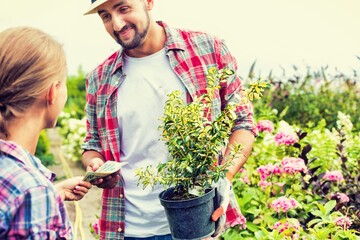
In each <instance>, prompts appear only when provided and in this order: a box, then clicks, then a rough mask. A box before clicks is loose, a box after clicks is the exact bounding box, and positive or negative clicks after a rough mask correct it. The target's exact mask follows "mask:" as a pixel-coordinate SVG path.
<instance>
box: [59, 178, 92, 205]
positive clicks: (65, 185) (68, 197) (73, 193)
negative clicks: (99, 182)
mask: <svg viewBox="0 0 360 240" xmlns="http://www.w3.org/2000/svg"><path fill="white" fill-rule="evenodd" d="M82 179H83V177H73V178H69V179H66V180H64V181H62V182H60V183H58V184H56V185H55V191H56V193H57V194H59V195H60V196H61V198H62V199H63V200H65V201H78V200H80V199H82V198H83V197H84V196H85V194H86V193H88V191H89V189H91V187H92V184H91V183H89V182H85V181H82Z"/></svg>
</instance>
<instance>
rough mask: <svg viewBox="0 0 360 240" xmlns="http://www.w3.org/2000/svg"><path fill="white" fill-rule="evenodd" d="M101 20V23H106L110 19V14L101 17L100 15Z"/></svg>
mask: <svg viewBox="0 0 360 240" xmlns="http://www.w3.org/2000/svg"><path fill="white" fill-rule="evenodd" d="M101 19H102V20H103V21H108V20H109V19H110V14H103V15H101Z"/></svg>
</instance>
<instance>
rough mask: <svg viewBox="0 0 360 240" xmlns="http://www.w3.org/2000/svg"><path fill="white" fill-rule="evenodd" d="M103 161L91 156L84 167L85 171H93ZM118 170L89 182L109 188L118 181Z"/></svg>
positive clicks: (99, 186)
mask: <svg viewBox="0 0 360 240" xmlns="http://www.w3.org/2000/svg"><path fill="white" fill-rule="evenodd" d="M103 164H104V161H103V160H102V159H100V158H93V159H91V160H90V161H89V165H88V166H87V168H86V171H87V172H95V171H96V170H98V169H99V168H100V167H101V166H102V165H103ZM119 179H120V176H119V171H117V172H114V173H113V174H111V175H109V176H106V177H104V178H99V179H97V180H94V181H91V184H93V185H95V186H97V187H98V188H105V189H111V188H114V187H115V186H116V184H117V182H118V181H119Z"/></svg>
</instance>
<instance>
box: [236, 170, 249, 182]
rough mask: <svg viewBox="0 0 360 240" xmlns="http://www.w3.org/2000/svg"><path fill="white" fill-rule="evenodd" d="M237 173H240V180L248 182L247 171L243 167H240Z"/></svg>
mask: <svg viewBox="0 0 360 240" xmlns="http://www.w3.org/2000/svg"><path fill="white" fill-rule="evenodd" d="M239 173H241V177H240V178H239V180H240V181H242V182H243V183H246V184H250V179H249V172H248V170H246V169H245V168H240V170H239Z"/></svg>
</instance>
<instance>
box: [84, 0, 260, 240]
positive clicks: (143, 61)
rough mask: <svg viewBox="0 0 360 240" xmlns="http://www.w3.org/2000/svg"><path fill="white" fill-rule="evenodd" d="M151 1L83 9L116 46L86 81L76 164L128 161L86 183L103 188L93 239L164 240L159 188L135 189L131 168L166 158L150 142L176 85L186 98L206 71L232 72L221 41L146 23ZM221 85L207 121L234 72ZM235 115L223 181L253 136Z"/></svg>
mask: <svg viewBox="0 0 360 240" xmlns="http://www.w3.org/2000/svg"><path fill="white" fill-rule="evenodd" d="M153 5H154V0H92V5H91V7H90V9H89V10H88V11H87V12H86V13H85V14H92V13H97V14H98V15H99V16H100V18H101V20H102V21H103V24H104V26H105V29H106V31H107V32H108V33H109V34H110V36H111V37H113V38H114V39H115V40H116V41H117V42H118V43H119V44H120V45H121V47H122V48H121V50H119V51H117V52H115V53H114V54H113V55H111V56H110V57H109V58H108V59H106V60H105V61H104V62H103V63H102V64H101V65H99V66H98V67H97V68H96V69H95V70H93V71H92V72H91V73H90V74H89V76H88V79H87V84H86V86H87V97H86V100H87V105H86V115H87V136H86V139H85V143H84V145H83V149H84V153H83V158H82V161H83V164H84V166H85V167H86V168H87V171H95V170H96V169H97V168H98V167H99V166H101V165H102V164H104V162H105V161H109V160H112V161H118V162H120V161H121V162H128V164H127V165H125V166H124V167H123V168H122V169H121V174H120V176H119V174H113V175H111V176H109V177H107V178H104V179H100V180H98V181H97V182H94V183H93V184H94V185H97V186H98V187H100V188H103V189H104V191H103V202H102V204H103V205H102V213H101V217H100V238H101V239H123V238H124V237H125V239H134V238H135V239H136V238H141V239H155V237H157V238H156V239H171V236H170V235H169V234H170V229H169V227H168V224H167V220H166V216H165V213H164V210H163V208H162V206H161V205H160V202H159V199H158V194H159V193H160V192H161V191H162V190H163V189H162V188H161V187H160V186H158V187H155V188H154V190H152V189H145V190H143V189H142V188H141V186H137V179H136V178H135V173H134V170H135V169H138V168H140V167H144V166H147V165H151V164H152V165H155V164H157V163H158V162H165V161H167V155H168V152H167V149H166V146H165V145H164V143H163V142H161V141H159V140H158V139H159V137H160V132H158V126H159V124H160V122H159V118H160V117H161V116H162V115H163V106H164V104H165V100H166V99H167V94H169V93H170V92H172V91H174V90H180V91H182V92H183V93H184V95H183V98H184V99H185V100H187V101H188V102H189V101H191V99H193V98H194V97H196V96H200V95H201V94H202V93H204V91H205V88H206V78H205V76H206V73H207V69H209V68H210V67H214V66H216V67H217V68H218V69H222V68H225V67H229V68H231V69H233V70H234V71H236V70H237V64H236V61H235V59H234V57H233V56H232V55H231V54H230V53H229V51H228V49H227V47H226V46H225V45H224V43H223V42H222V41H221V40H219V39H217V38H214V37H212V36H210V35H208V34H205V33H201V32H191V31H184V30H179V29H173V28H170V27H169V26H167V25H166V24H165V23H163V22H156V21H154V20H153V19H152V17H151V15H150V11H151V10H152V8H153ZM226 85H227V86H226V87H224V88H222V89H221V91H219V93H217V94H218V97H217V99H216V102H217V103H216V104H214V107H213V109H212V117H213V118H214V117H215V116H216V115H217V114H218V113H219V112H220V111H221V108H222V107H224V105H225V104H226V103H227V101H228V100H230V99H231V98H232V97H233V96H234V93H237V92H239V91H241V89H242V85H241V81H240V79H239V78H238V77H237V76H236V75H234V76H233V77H232V79H230V80H229V81H228V83H227V84H226ZM237 114H238V119H237V120H236V123H235V127H234V129H233V133H232V135H231V137H230V144H234V143H240V144H242V145H243V146H244V148H243V150H242V153H243V155H244V156H242V157H239V158H238V159H236V160H234V164H233V165H232V166H230V167H229V171H228V173H227V178H228V179H229V180H230V181H231V180H232V177H233V176H234V175H235V174H236V172H237V171H238V170H239V168H240V167H241V166H242V165H243V164H244V163H245V161H246V159H247V157H248V156H249V154H250V152H251V149H252V146H253V142H254V136H255V135H256V128H255V126H254V124H253V113H252V110H251V109H250V108H249V107H248V106H240V107H239V108H238V109H237ZM225 154H229V150H227V151H226V152H225ZM225 197H226V198H228V197H227V196H225ZM226 206H227V205H226ZM233 207H234V206H233ZM225 208H226V207H225ZM225 211H226V209H224V207H220V208H219V209H217V210H216V211H215V212H214V214H213V216H212V218H213V220H214V221H216V220H217V219H218V218H219V217H220V216H224V212H225ZM228 211H230V212H231V213H229V214H227V215H228V216H231V217H232V219H229V218H228V219H227V223H228V224H232V223H234V222H236V221H237V219H236V217H237V215H236V214H238V213H239V212H238V211H239V210H238V208H237V207H236V206H235V207H234V208H232V207H231V206H229V208H228Z"/></svg>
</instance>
